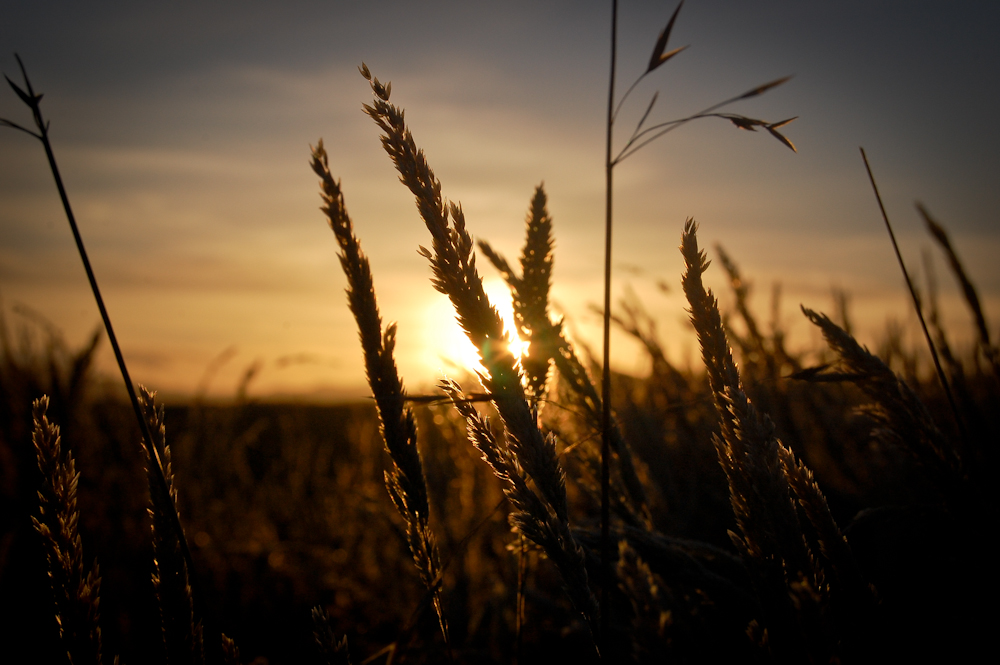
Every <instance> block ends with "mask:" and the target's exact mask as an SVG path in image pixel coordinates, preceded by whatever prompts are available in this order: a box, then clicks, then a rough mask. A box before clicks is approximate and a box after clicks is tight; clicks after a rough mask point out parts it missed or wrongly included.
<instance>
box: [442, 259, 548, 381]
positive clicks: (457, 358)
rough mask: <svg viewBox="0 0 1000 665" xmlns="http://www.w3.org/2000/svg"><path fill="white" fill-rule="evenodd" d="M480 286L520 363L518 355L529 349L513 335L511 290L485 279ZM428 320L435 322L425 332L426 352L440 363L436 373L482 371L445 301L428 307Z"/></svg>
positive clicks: (499, 283)
mask: <svg viewBox="0 0 1000 665" xmlns="http://www.w3.org/2000/svg"><path fill="white" fill-rule="evenodd" d="M483 286H484V287H485V289H486V295H487V296H488V297H489V299H490V303H491V304H492V305H493V306H494V307H495V308H496V309H497V311H498V312H500V318H501V319H502V320H503V327H504V331H505V332H506V333H507V335H508V336H509V337H510V338H512V341H511V344H510V351H511V353H513V354H514V357H516V358H518V359H520V357H521V354H522V353H524V352H526V351H527V350H528V345H527V344H526V343H525V342H522V341H521V339H520V338H519V337H518V336H517V333H516V332H515V330H516V329H515V326H514V307H513V303H512V302H511V295H510V289H509V288H508V287H507V285H506V283H504V282H503V281H502V280H500V279H485V280H483ZM427 320H428V321H433V322H435V323H434V324H433V325H432V326H431V327H430V330H429V331H428V339H427V342H428V344H427V350H428V352H430V353H433V354H434V355H435V356H436V357H437V359H438V360H439V363H440V364H439V365H438V372H439V373H441V374H449V373H451V374H453V373H454V372H455V371H456V370H458V371H460V372H468V373H475V372H482V371H484V368H483V365H482V363H481V362H480V359H479V352H478V351H477V350H476V347H475V346H473V344H472V342H470V341H469V338H468V337H466V335H465V333H464V332H463V331H462V328H461V326H459V325H458V322H457V321H456V320H455V311H454V309H452V306H451V302H450V301H449V300H448V298H447V297H445V296H441V297H440V298H436V299H435V301H434V302H433V303H432V304H431V305H430V306H429V307H428V309H427ZM441 321H447V324H446V325H444V326H442V325H441V324H440V323H439V322H441ZM442 328H444V329H443V330H442Z"/></svg>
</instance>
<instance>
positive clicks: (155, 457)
mask: <svg viewBox="0 0 1000 665" xmlns="http://www.w3.org/2000/svg"><path fill="white" fill-rule="evenodd" d="M15 57H16V58H17V64H18V65H20V67H21V74H22V75H23V76H24V84H25V87H26V88H27V89H28V95H27V96H28V99H25V98H24V96H22V100H23V101H25V103H26V104H27V105H28V107H29V108H30V109H31V113H32V115H33V116H34V120H35V125H36V126H37V127H38V134H35V133H34V132H31V131H29V130H27V129H24V128H23V127H18V126H16V125H14V123H12V122H9V121H5V123H4V124H6V125H7V126H11V127H14V128H15V129H20V130H21V131H24V132H27V133H28V134H31V135H32V136H34V137H35V138H37V139H38V140H39V141H41V142H42V146H43V147H44V148H45V156H46V157H47V158H48V160H49V169H50V170H51V171H52V177H53V178H54V179H55V181H56V189H58V190H59V198H60V199H61V200H62V204H63V210H64V211H65V213H66V219H67V220H69V227H70V230H71V231H72V232H73V239H74V240H75V241H76V248H77V250H78V251H79V253H80V260H81V261H83V269H84V270H85V271H86V273H87V280H88V281H89V282H90V289H91V291H93V293H94V299H95V300H96V301H97V309H98V310H100V312H101V319H102V320H103V321H104V328H105V330H107V332H108V341H110V342H111V348H112V350H113V351H114V353H115V359H116V360H117V361H118V369H119V370H120V371H121V375H122V379H123V380H124V381H125V389H126V390H127V391H128V396H129V401H130V402H131V403H132V409H133V411H135V417H136V420H138V421H139V429H140V431H141V433H142V438H143V444H144V446H145V447H146V451H147V452H148V453H149V457H150V460H152V462H153V463H154V464H155V466H156V473H154V474H153V475H154V476H156V478H157V485H158V489H159V491H160V493H161V494H162V495H163V496H164V497H165V499H166V501H167V504H166V505H170V506H172V505H174V501H173V499H172V498H171V496H170V489H169V487H168V486H167V479H166V477H165V476H164V473H163V460H161V459H160V453H159V451H157V449H156V446H155V445H153V434H152V432H150V430H149V423H148V422H147V421H146V418H145V416H144V415H143V413H142V407H140V406H139V398H138V396H137V395H136V392H135V388H134V387H133V386H132V379H131V377H130V376H129V373H128V368H127V367H126V366H125V358H124V356H123V355H122V351H121V348H120V347H119V346H118V337H117V336H116V335H115V331H114V328H113V327H112V326H111V317H110V316H109V315H108V310H107V308H105V306H104V298H102V297H101V290H100V288H99V287H98V286H97V278H96V277H95V276H94V270H93V269H92V268H91V267H90V259H89V258H88V257H87V250H86V249H85V248H84V246H83V237H82V236H81V235H80V229H79V228H78V227H77V225H76V217H75V216H74V215H73V209H72V207H71V206H70V204H69V196H67V194H66V188H65V187H64V186H63V181H62V176H61V175H60V173H59V166H58V165H57V164H56V157H55V154H54V153H53V152H52V144H51V143H50V142H49V126H48V123H46V122H45V120H44V119H43V118H42V109H41V105H40V103H39V101H40V99H41V95H35V92H34V90H33V89H32V86H31V81H30V80H28V74H27V72H25V70H24V64H23V63H22V62H21V58H20V57H18V56H16V55H15ZM11 85H12V86H13V83H12V84H11ZM15 91H16V92H18V93H19V96H20V93H21V91H20V90H19V89H18V88H17V87H16V86H15ZM170 514H171V515H172V516H173V518H172V522H173V527H174V529H175V530H176V531H177V539H178V541H179V542H180V546H181V551H182V553H183V555H184V563H185V564H187V567H188V577H189V579H192V578H191V576H192V575H193V574H194V565H193V560H192V558H191V550H190V548H189V547H188V543H187V539H186V538H185V537H184V529H183V528H182V527H181V521H180V516H179V515H178V514H177V511H176V510H172V511H170ZM192 583H193V580H192Z"/></svg>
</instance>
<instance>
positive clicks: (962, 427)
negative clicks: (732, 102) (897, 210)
mask: <svg viewBox="0 0 1000 665" xmlns="http://www.w3.org/2000/svg"><path fill="white" fill-rule="evenodd" d="M860 150H861V159H863V160H864V162H865V170H866V171H868V180H870V181H871V183H872V190H873V191H874V192H875V200H876V201H878V207H879V210H881V211H882V219H883V220H885V228H886V229H887V230H888V231H889V239H890V240H891V241H892V248H893V249H894V250H895V251H896V260H897V261H899V268H900V269H901V270H902V271H903V278H904V279H905V280H906V286H907V288H908V289H909V290H910V297H911V298H912V299H913V307H914V309H916V310H917V318H918V319H920V327H921V328H923V331H924V339H926V340H927V347H928V348H929V349H930V350H931V358H933V359H934V367H935V369H937V376H938V381H940V382H941V387H942V388H944V393H945V395H946V396H947V397H948V404H949V405H950V406H951V413H952V415H953V416H954V417H955V424H956V425H958V430H959V433H960V434H961V437H962V440H963V442H964V441H965V440H966V438H967V436H966V432H965V425H964V423H963V422H962V418H961V416H960V415H959V413H958V406H957V405H956V404H955V398H954V396H952V394H951V387H950V386H949V385H948V380H947V378H945V375H944V369H942V367H941V360H940V359H939V358H938V353H937V349H936V348H934V342H933V341H932V340H931V333H930V331H928V330H927V323H926V321H924V313H923V311H922V309H923V308H922V307H921V306H920V297H919V296H918V295H917V291H916V289H914V288H913V282H912V281H911V280H910V273H909V272H907V270H906V264H905V263H903V255H902V254H900V252H899V244H897V243H896V234H895V233H893V232H892V225H891V224H890V223H889V215H888V214H886V212H885V206H884V205H882V197H881V196H880V195H879V193H878V186H877V185H876V184H875V176H874V175H872V169H871V166H869V165H868V156H867V155H866V154H865V149H864V148H860Z"/></svg>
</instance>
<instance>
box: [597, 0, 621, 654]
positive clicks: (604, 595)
mask: <svg viewBox="0 0 1000 665" xmlns="http://www.w3.org/2000/svg"><path fill="white" fill-rule="evenodd" d="M617 49H618V0H613V1H612V3H611V81H610V84H609V86H608V125H607V142H606V144H605V157H604V173H605V178H606V183H605V205H604V372H603V374H602V376H601V399H602V402H603V404H602V405H601V406H602V409H601V634H600V636H599V638H598V640H599V644H600V647H601V653H602V654H603V655H604V656H607V655H609V654H608V643H609V638H610V635H609V632H610V627H611V501H610V496H611V459H610V457H611V228H612V193H613V183H614V168H615V163H614V161H612V159H611V143H612V139H613V134H614V115H615V110H614V100H615V59H616V56H617Z"/></svg>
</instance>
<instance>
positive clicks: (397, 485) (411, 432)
mask: <svg viewBox="0 0 1000 665" xmlns="http://www.w3.org/2000/svg"><path fill="white" fill-rule="evenodd" d="M312 169H313V171H314V172H315V173H316V175H318V176H319V177H320V189H321V196H322V198H323V207H322V210H323V213H324V214H325V215H326V217H327V221H328V222H329V225H330V228H331V229H332V230H333V232H334V235H335V236H336V238H337V244H338V245H339V246H340V255H339V256H340V264H341V267H342V268H343V270H344V274H345V275H346V276H347V282H348V289H347V298H348V303H349V304H350V308H351V312H352V313H353V314H354V318H355V320H356V321H357V323H358V335H359V337H360V338H361V347H362V349H363V352H364V358H365V372H366V374H367V377H368V384H369V385H370V386H371V390H372V395H373V397H374V398H375V404H376V407H377V409H378V415H379V421H380V422H381V434H382V438H383V441H384V443H385V448H386V451H387V452H388V453H389V458H390V459H391V460H392V465H393V467H392V470H391V471H387V472H386V474H385V485H386V489H387V490H388V491H389V496H390V497H391V498H392V502H393V504H394V505H395V506H396V509H397V511H398V512H399V514H400V516H402V517H403V519H404V520H405V521H406V538H407V543H408V545H409V548H410V553H411V554H412V556H413V561H414V564H415V565H416V567H417V571H418V572H419V574H420V579H421V581H422V582H423V583H424V586H426V587H427V589H428V590H430V591H431V593H432V601H433V605H434V610H435V612H436V613H437V618H438V626H439V628H440V630H441V635H442V637H443V638H444V641H445V643H446V644H447V643H448V622H447V621H446V620H445V617H444V608H443V606H442V603H441V592H440V584H441V574H442V570H443V569H442V567H441V557H440V554H439V553H438V548H437V544H436V541H435V539H434V534H433V532H432V531H431V528H430V522H429V520H430V503H429V500H428V496H427V485H426V480H425V478H424V471H423V464H422V462H421V459H420V451H419V450H418V448H417V426H416V421H415V419H414V417H413V411H412V410H410V408H409V407H407V406H406V399H407V398H406V391H405V389H404V388H403V383H402V381H401V380H400V378H399V372H398V370H397V369H396V361H395V358H394V356H393V351H394V349H395V345H396V326H395V324H390V325H389V326H388V327H387V328H385V330H384V331H383V328H382V317H381V315H380V313H379V309H378V302H377V301H376V298H375V284H374V281H373V279H372V273H371V267H370V265H369V262H368V257H366V256H365V255H364V253H363V252H362V251H361V243H360V242H359V241H358V238H357V237H356V236H355V235H354V227H353V223H352V222H351V218H350V216H349V215H348V214H347V207H346V205H345V203H344V195H343V192H342V191H341V188H340V183H339V182H337V181H335V180H334V179H333V175H332V174H331V173H330V166H329V159H328V157H327V154H326V150H325V148H324V147H323V142H322V141H320V142H319V143H318V144H317V145H316V147H315V148H313V150H312Z"/></svg>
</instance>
